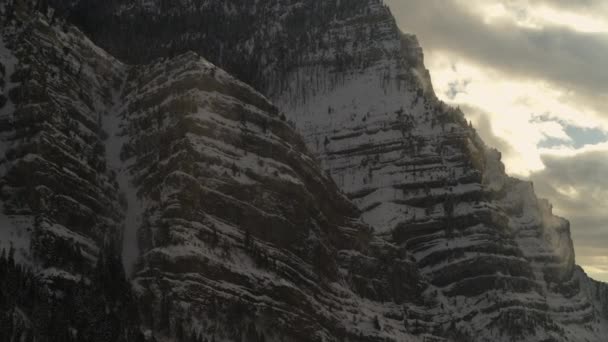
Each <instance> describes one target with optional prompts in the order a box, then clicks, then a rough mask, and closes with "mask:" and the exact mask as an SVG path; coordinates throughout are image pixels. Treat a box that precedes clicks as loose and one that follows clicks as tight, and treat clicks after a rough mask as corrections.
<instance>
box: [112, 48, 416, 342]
mask: <svg viewBox="0 0 608 342" xmlns="http://www.w3.org/2000/svg"><path fill="white" fill-rule="evenodd" d="M122 98H123V99H124V103H123V105H122V106H121V107H120V112H119V116H120V117H121V118H122V120H123V125H122V127H123V129H122V133H121V134H124V135H126V136H127V137H128V138H127V141H126V143H125V145H124V146H123V148H122V152H123V153H122V157H123V159H126V160H129V159H132V165H133V166H132V167H131V168H130V174H131V175H132V177H133V180H134V183H135V184H136V185H137V190H138V197H139V198H140V199H141V200H142V201H143V203H144V211H143V219H142V222H143V225H142V226H141V227H140V228H139V241H140V246H141V248H142V251H141V256H142V257H141V260H140V261H139V263H138V265H137V266H136V268H135V274H134V283H135V287H136V289H138V294H139V296H140V298H141V299H142V307H143V312H142V313H143V317H144V322H145V324H147V325H148V326H150V327H153V328H155V329H159V328H160V330H161V332H163V333H165V334H166V335H169V336H173V337H176V338H178V339H179V338H180V335H182V334H183V332H187V331H192V330H195V331H197V332H199V333H202V334H203V335H205V336H215V338H217V339H229V340H239V339H243V338H245V339H247V340H257V339H258V338H262V337H260V336H265V337H267V338H271V339H273V340H301V341H308V340H311V339H313V340H314V339H330V340H331V339H337V338H353V337H355V336H358V335H359V333H361V332H362V331H363V332H364V335H365V336H367V338H368V339H374V338H379V337H380V336H383V335H385V334H388V332H382V331H380V330H374V329H370V331H366V330H367V328H366V327H365V326H366V325H368V326H371V325H372V322H373V320H374V317H375V316H378V315H382V313H383V312H384V311H385V310H396V311H397V312H398V313H397V314H399V313H400V312H401V310H400V308H398V306H397V308H395V307H392V306H391V307H386V308H383V307H381V306H380V305H378V304H376V306H373V307H372V308H365V307H364V304H363V303H365V302H366V301H370V302H371V303H377V301H380V300H391V301H394V302H395V303H402V302H403V301H404V300H406V299H408V298H413V297H414V296H416V295H418V294H419V292H420V291H421V286H419V284H418V283H419V282H420V279H419V278H418V275H417V272H416V268H415V266H414V265H413V264H412V263H411V261H409V260H407V258H406V256H405V253H404V252H403V251H402V250H400V249H398V248H397V247H395V246H392V245H390V244H388V243H385V242H382V241H376V240H374V238H373V236H372V235H371V234H370V233H371V229H370V228H369V227H367V226H365V225H364V224H363V223H362V222H360V221H359V219H358V211H357V210H356V208H355V207H354V206H353V205H352V204H350V203H349V202H348V201H347V199H346V198H345V197H343V196H342V195H341V194H340V193H339V192H338V191H337V188H336V187H335V185H334V184H333V183H332V182H330V181H329V180H328V179H327V178H326V177H325V176H323V175H322V173H321V171H320V169H319V168H318V166H317V164H316V163H315V162H314V160H313V159H312V158H311V157H310V156H309V154H308V152H307V151H306V149H305V146H304V143H303V142H302V140H301V139H300V138H299V137H298V136H297V135H296V134H295V133H294V131H293V130H292V129H291V128H290V127H289V126H288V125H287V123H286V122H285V121H284V119H283V120H282V119H281V117H280V116H279V114H278V111H277V109H276V108H275V107H274V106H272V105H271V104H270V102H269V101H268V100H267V99H266V98H264V97H263V96H261V95H260V94H258V93H257V92H255V91H254V90H253V89H252V88H250V87H249V86H247V85H245V84H243V83H241V82H239V81H237V80H236V79H234V78H232V77H231V76H229V75H228V74H226V73H225V72H224V71H222V70H221V69H218V68H217V67H215V66H214V65H212V64H210V63H209V62H207V61H205V60H204V59H202V58H201V57H198V56H197V55H196V54H194V53H187V54H185V55H180V56H178V57H175V58H173V59H170V60H164V61H158V62H156V63H154V64H151V65H148V66H145V67H136V68H133V69H132V71H131V73H130V75H129V78H128V79H127V81H126V86H125V89H124V91H123V93H122ZM378 244H379V245H380V246H377V245H378ZM374 248H376V249H380V250H379V251H375V250H374ZM380 257H383V258H386V259H388V260H387V262H381V261H380V260H379V258H380ZM355 265H356V266H357V267H355ZM359 265H365V266H366V267H367V268H368V269H370V270H368V269H365V268H363V267H361V266H359ZM373 268H380V269H384V271H385V272H387V274H382V273H379V272H378V271H379V270H378V269H375V270H373ZM395 279H399V280H400V281H399V282H395V281H393V280H395ZM395 305H397V304H395ZM352 317H356V318H355V319H356V321H357V322H362V324H361V325H357V324H355V323H354V322H353V321H352ZM275 322H281V324H280V325H278V326H277V325H276V323H275ZM400 323H401V322H400V321H397V322H396V323H394V324H397V325H398V327H397V328H396V329H395V331H391V332H390V334H391V335H393V336H395V337H398V338H401V339H403V338H405V336H407V334H406V333H405V329H404V328H403V327H401V324H400ZM391 330H392V329H391Z"/></svg>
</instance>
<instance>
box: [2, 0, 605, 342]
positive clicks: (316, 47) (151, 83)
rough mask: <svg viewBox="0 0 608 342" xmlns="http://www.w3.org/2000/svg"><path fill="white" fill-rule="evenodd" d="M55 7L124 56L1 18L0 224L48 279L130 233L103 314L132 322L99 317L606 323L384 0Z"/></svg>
mask: <svg viewBox="0 0 608 342" xmlns="http://www.w3.org/2000/svg"><path fill="white" fill-rule="evenodd" d="M51 3H53V1H51ZM56 5H58V6H60V12H62V13H64V14H65V16H66V17H67V18H69V19H70V21H72V22H74V23H76V24H79V25H80V27H81V28H82V29H83V30H84V31H85V32H86V33H87V34H89V35H90V36H91V37H92V38H93V40H94V41H95V42H96V43H97V44H100V45H101V46H102V47H103V48H105V49H107V50H108V51H109V52H110V53H112V54H114V55H116V56H118V57H120V58H121V59H124V60H125V61H127V62H128V63H138V65H130V64H122V63H121V62H118V61H117V60H116V59H114V57H111V56H110V55H109V54H107V53H105V52H104V51H102V50H101V49H99V48H97V47H96V46H95V45H93V43H91V42H90V41H89V40H88V39H87V38H86V37H85V36H84V35H83V34H82V33H80V32H79V31H78V30H76V29H74V28H72V27H71V26H69V25H68V24H65V23H64V22H63V21H62V20H60V19H57V16H55V17H54V18H55V19H51V18H53V17H52V16H48V15H47V16H41V15H38V14H31V13H33V12H27V11H26V10H25V9H22V10H21V11H22V12H18V11H17V12H16V13H22V14H21V17H19V14H17V18H16V19H15V15H14V14H13V17H10V16H7V18H8V19H5V20H4V21H3V23H4V25H3V31H2V33H3V34H2V37H3V38H2V39H3V40H2V42H3V44H4V45H3V48H2V49H1V51H0V53H1V54H2V63H3V65H4V66H5V67H4V71H3V75H4V78H5V82H4V88H3V94H8V96H7V97H6V98H7V101H6V104H5V105H4V107H3V108H2V109H1V110H2V124H1V126H0V128H1V129H2V132H3V138H2V145H3V151H5V156H6V157H5V158H4V160H3V163H2V165H3V168H2V172H3V173H2V201H3V204H4V213H5V214H4V216H3V218H2V220H3V226H6V227H8V229H6V230H4V231H3V233H2V235H0V236H2V237H3V238H2V241H0V242H1V243H2V246H8V245H10V243H11V242H12V244H13V245H14V246H15V247H16V248H17V250H16V252H15V253H14V254H15V255H17V256H18V257H17V258H18V260H19V262H22V263H27V264H30V265H32V266H33V267H34V270H35V272H36V274H38V275H39V277H41V278H42V279H63V280H62V282H59V281H56V280H52V281H53V282H55V283H56V284H55V285H54V286H56V288H58V289H60V290H63V289H65V288H66V286H67V288H69V287H70V285H66V284H65V283H63V281H64V280H68V283H69V280H70V279H71V281H72V282H73V283H74V284H75V283H76V280H79V279H85V280H93V279H98V278H94V277H100V278H103V279H106V280H107V276H108V274H114V273H116V272H114V271H112V267H113V266H112V265H113V263H115V259H117V255H118V254H119V253H120V252H119V249H120V245H121V243H122V244H123V245H124V246H125V248H124V251H123V262H124V264H125V267H126V268H127V270H128V271H129V273H130V276H131V280H132V284H133V291H134V294H133V295H132V296H131V295H130V294H128V295H127V298H118V299H116V301H117V302H121V303H122V304H121V305H122V306H121V307H119V308H117V309H116V310H115V315H116V316H118V317H121V315H125V313H126V312H127V311H128V310H129V309H128V307H129V304H128V303H131V302H132V301H133V302H134V301H137V303H138V309H137V311H138V312H139V315H138V316H139V317H141V322H139V321H132V322H126V324H125V325H126V327H125V326H120V325H112V326H113V328H112V329H111V331H115V332H116V333H117V334H122V335H121V336H123V338H126V339H129V337H128V336H129V334H131V335H133V336H134V333H132V330H137V329H134V327H135V328H136V327H138V326H139V324H141V326H142V327H143V328H144V330H145V332H146V333H145V334H144V336H147V338H148V339H151V338H153V337H156V338H159V339H163V338H172V339H174V340H176V341H190V340H191V341H197V340H201V339H202V338H207V339H208V340H213V339H215V340H231V341H236V340H247V341H257V340H260V341H263V340H277V341H286V340H287V341H290V340H294V341H310V340H320V341H323V340H327V341H340V340H349V341H381V340H392V341H403V340H406V341H410V340H411V341H416V340H429V339H431V340H432V339H435V340H442V339H446V340H451V341H512V340H523V341H567V340H571V341H583V340H588V341H601V340H602V338H603V336H605V334H606V330H607V329H608V324H607V323H606V318H607V317H606V313H605V310H604V309H605V298H604V297H605V296H604V295H603V293H604V292H605V291H604V290H605V289H604V287H603V285H602V284H599V283H596V282H594V281H592V280H590V279H589V278H587V276H586V275H584V273H582V272H581V271H580V270H578V269H577V267H576V266H575V260H574V251H573V247H572V241H571V238H570V232H569V224H568V222H567V221H566V220H564V219H561V218H558V217H555V216H554V215H553V214H552V213H551V206H550V204H549V203H548V202H547V201H545V200H539V199H537V197H536V196H535V194H534V190H533V186H532V184H530V183H528V182H524V181H520V180H517V179H513V178H510V177H508V176H507V175H506V174H505V172H504V166H503V165H502V163H501V162H500V153H499V152H497V151H494V150H491V149H489V148H487V147H486V146H485V145H484V143H483V142H482V141H481V139H480V138H479V136H478V135H477V134H476V132H475V129H474V128H473V127H471V126H470V125H469V124H468V123H467V121H466V119H465V117H464V114H463V113H462V112H460V110H458V109H454V108H450V107H448V106H446V105H445V104H443V103H442V102H441V101H439V100H438V99H437V98H436V96H435V95H434V93H433V89H432V85H431V82H430V77H429V75H428V71H427V70H426V69H425V67H424V63H423V54H422V50H421V48H420V46H419V45H418V42H417V41H416V38H415V37H414V36H411V35H405V34H402V33H401V32H400V31H399V29H398V28H397V26H396V24H395V21H394V19H393V18H392V16H391V14H390V12H389V11H388V9H387V8H386V7H384V6H383V5H382V4H381V3H380V2H378V1H374V0H350V1H344V0H343V1H304V0H299V1H293V0H292V1H287V0H281V1H279V0H277V1H256V2H250V1H236V0H230V1H175V2H167V1H147V2H139V1H131V0H113V1H96V0H81V1H74V2H69V3H68V2H61V3H57V4H56ZM22 7H24V8H25V6H22ZM39 7H40V8H39V9H42V10H43V12H44V10H45V9H46V8H45V6H41V5H39ZM3 13H5V15H7V13H8V12H7V11H6V9H5V11H4V12H3ZM23 13H30V14H28V15H25V14H23ZM190 50H192V51H196V52H187V51H190ZM200 55H203V56H204V57H205V58H208V59H209V60H210V61H212V62H213V64H212V63H211V62H209V61H207V59H203V58H202V57H200ZM216 65H218V66H216ZM222 68H223V69H226V70H227V71H228V72H230V74H229V73H227V72H225V71H223V70H222ZM231 75H233V76H231ZM242 81H245V82H247V83H249V84H251V85H252V86H253V88H252V87H250V86H249V85H246V84H245V83H243V82H242ZM254 88H255V89H258V90H259V91H260V92H262V93H264V94H265V96H264V95H261V94H260V93H259V92H258V91H256V90H254ZM0 99H1V98H0ZM0 103H1V102H0ZM272 103H275V104H276V107H275V105H273V104H272ZM294 128H295V129H294ZM296 132H297V133H296ZM309 151H310V152H309ZM5 223H6V224H5ZM5 232H7V233H5ZM7 248H8V247H7ZM65 253H67V254H65ZM64 254H65V255H64ZM110 259H111V260H114V261H112V262H106V261H105V260H110ZM99 260H101V261H103V262H101V264H102V266H99V264H100V262H99ZM104 264H108V265H109V266H103V265H104ZM119 273H120V272H119ZM104 275H105V278H104ZM112 280H113V281H114V282H116V283H119V284H120V283H122V282H124V278H123V277H122V275H119V276H118V277H117V279H112ZM79 281H80V280H79ZM83 281H84V280H83ZM91 282H92V283H95V281H91ZM104 284H105V283H104ZM72 286H74V285H72ZM117 292H120V291H117ZM127 292H128V291H127ZM112 295H114V296H115V294H114V293H113V294H112ZM108 296H109V297H110V298H114V297H112V296H110V295H108ZM132 297H133V298H135V299H131V298H132ZM125 303H126V304H125ZM20 305H21V306H23V304H18V305H16V306H15V305H13V306H12V307H13V308H15V307H17V308H20ZM30 306H31V305H30ZM30 306H28V308H29V307H30ZM13 310H14V309H13ZM32 310H33V309H32ZM26 311H27V310H26ZM11 315H12V316H11V317H14V316H15V315H13V314H11ZM28 315H30V314H29V311H27V312H26V314H25V317H28ZM91 315H93V316H95V317H99V316H103V314H101V313H98V312H95V313H92V314H91ZM104 317H105V316H104ZM10 319H11V320H12V321H15V320H14V319H13V318H10ZM42 321H44V320H42ZM66 324H67V323H65V324H63V325H60V326H62V327H63V326H66V327H67V328H70V329H74V330H76V331H78V332H80V331H81V330H82V329H83V328H76V323H71V322H70V323H69V324H67V325H66ZM22 325H23V324H22ZM22 325H20V326H22ZM26 325H27V324H26ZM32 329H33V330H32ZM121 329H122V330H121ZM30 330H32V331H36V327H34V328H31V329H30ZM77 335H78V334H77ZM199 335H200V336H201V337H200V338H199ZM87 336H88V335H87ZM144 336H140V337H139V338H142V339H144V338H145V337H144ZM104 338H105V337H99V338H98V339H97V340H100V341H103V340H104ZM130 338H135V337H130ZM91 340H93V338H91ZM105 340H107V341H111V340H112V339H105Z"/></svg>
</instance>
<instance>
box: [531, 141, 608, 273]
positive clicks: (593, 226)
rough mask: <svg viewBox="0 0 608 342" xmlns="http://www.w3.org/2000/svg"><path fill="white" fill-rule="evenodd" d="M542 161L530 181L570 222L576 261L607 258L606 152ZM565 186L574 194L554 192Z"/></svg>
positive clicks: (539, 193) (545, 157) (607, 156)
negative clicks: (541, 166) (602, 256)
mask: <svg viewBox="0 0 608 342" xmlns="http://www.w3.org/2000/svg"><path fill="white" fill-rule="evenodd" d="M543 162H544V164H545V166H546V168H545V169H544V170H542V171H539V172H535V173H533V174H532V175H531V176H530V179H531V180H532V181H533V182H534V188H535V190H536V192H537V194H538V195H539V196H541V197H545V198H549V199H550V200H551V202H552V203H553V205H554V207H555V211H556V213H557V214H558V215H561V216H564V217H566V218H568V219H569V220H570V223H571V231H572V236H573V239H574V243H575V245H576V251H577V261H578V262H579V263H581V264H591V263H593V262H595V261H594V258H595V257H597V256H599V255H601V253H604V256H608V250H607V249H606V246H608V210H606V203H607V202H608V177H607V176H606V175H608V152H586V153H580V154H578V155H575V156H569V157H556V156H543ZM568 187H571V188H572V189H576V191H577V192H578V195H577V196H573V195H569V194H565V193H564V192H560V191H559V190H558V189H559V188H562V189H567V188H568ZM598 253H600V254H598ZM599 266H601V265H598V266H597V267H599ZM605 277H608V274H607V275H605ZM603 280H606V281H608V278H605V279H603Z"/></svg>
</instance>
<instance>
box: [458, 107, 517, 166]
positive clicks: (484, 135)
mask: <svg viewBox="0 0 608 342" xmlns="http://www.w3.org/2000/svg"><path fill="white" fill-rule="evenodd" d="M460 108H461V109H462V111H463V112H464V113H466V115H467V118H469V119H470V120H471V121H472V122H473V123H474V125H475V130H476V131H477V134H479V136H480V137H481V139H483V141H484V142H485V143H486V145H488V146H490V147H492V148H495V149H497V150H499V151H500V152H501V153H502V154H503V155H504V156H508V155H510V154H512V153H515V150H513V148H512V147H511V145H510V144H509V142H508V141H506V140H504V139H502V138H501V137H498V136H496V135H495V134H494V132H493V131H492V122H491V121H490V114H489V113H487V112H485V111H484V110H482V109H480V108H477V107H473V106H471V105H462V106H460Z"/></svg>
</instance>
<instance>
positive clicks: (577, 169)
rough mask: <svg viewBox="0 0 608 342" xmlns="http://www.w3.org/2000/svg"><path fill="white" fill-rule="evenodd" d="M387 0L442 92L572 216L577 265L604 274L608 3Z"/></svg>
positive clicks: (607, 256) (511, 166)
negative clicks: (415, 41) (413, 38)
mask: <svg viewBox="0 0 608 342" xmlns="http://www.w3.org/2000/svg"><path fill="white" fill-rule="evenodd" d="M385 2H386V3H387V4H389V6H390V8H391V10H392V12H393V14H394V15H395V17H396V18H397V21H398V23H399V25H400V27H401V29H402V30H403V31H404V32H410V33H415V34H416V35H417V36H418V39H419V41H420V44H421V45H422V47H423V50H424V53H425V64H426V66H427V68H428V69H429V70H430V72H431V77H432V80H433V86H434V89H435V92H436V93H437V95H438V96H439V97H440V98H441V99H442V100H444V101H445V102H447V103H449V104H452V105H454V106H459V107H460V108H461V109H462V110H463V111H464V112H465V115H466V116H467V118H468V119H469V120H471V121H472V122H473V124H474V126H475V127H476V129H477V131H478V132H479V134H480V135H481V136H482V138H483V139H484V140H485V142H486V143H487V144H488V145H490V146H492V147H495V148H497V149H499V150H500V151H501V152H502V155H503V162H504V163H505V166H506V168H507V172H509V174H511V175H512V176H516V177H519V178H523V179H529V180H531V181H532V182H533V183H534V188H535V190H536V193H537V195H538V196H539V197H543V198H547V199H549V200H550V202H551V203H552V204H553V208H554V213H556V214H557V215H560V216H563V217H565V218H567V219H568V220H569V221H570V223H571V232H572V238H573V240H574V245H575V253H576V260H577V263H578V264H579V265H581V266H583V268H584V269H585V271H586V272H587V273H588V274H589V275H590V276H592V277H593V278H595V279H597V280H603V281H608V1H606V0H385Z"/></svg>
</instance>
